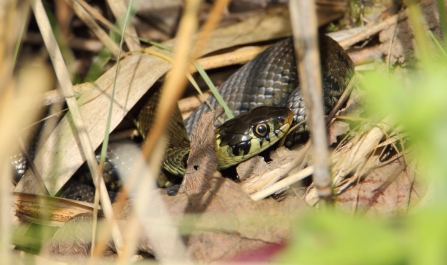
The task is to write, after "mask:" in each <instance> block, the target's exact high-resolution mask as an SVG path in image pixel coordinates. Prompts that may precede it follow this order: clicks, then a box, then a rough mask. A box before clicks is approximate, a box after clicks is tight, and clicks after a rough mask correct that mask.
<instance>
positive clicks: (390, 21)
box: [339, 12, 407, 49]
mask: <svg viewBox="0 0 447 265" xmlns="http://www.w3.org/2000/svg"><path fill="white" fill-rule="evenodd" d="M406 18H407V14H406V13H405V12H400V13H399V14H396V15H394V16H391V17H389V18H387V19H385V20H383V21H381V22H379V23H377V24H373V25H368V26H367V27H365V29H364V30H362V31H361V32H359V33H358V34H355V35H354V36H352V37H350V38H348V39H346V40H343V41H340V43H339V44H340V46H341V47H343V48H344V49H347V48H349V47H351V46H352V45H354V44H356V43H357V42H360V41H362V40H366V39H368V38H369V37H371V36H373V35H375V34H377V33H378V32H380V31H382V30H384V29H385V28H387V27H389V26H391V25H394V24H396V23H397V22H399V21H401V20H404V19H406Z"/></svg>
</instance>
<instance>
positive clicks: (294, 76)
mask: <svg viewBox="0 0 447 265" xmlns="http://www.w3.org/2000/svg"><path fill="white" fill-rule="evenodd" d="M319 48H320V59H321V71H322V81H323V103H324V104H323V105H324V111H325V113H328V112H329V111H330V110H331V109H332V108H333V107H334V106H335V104H336V103H337V101H338V99H339V97H340V96H341V95H342V94H343V92H344V90H345V88H346V86H347V84H348V83H349V81H350V79H351V77H352V75H353V74H354V64H353V62H352V61H351V59H350V58H349V56H348V55H347V53H346V52H345V51H344V50H343V48H342V47H341V46H340V45H339V44H338V43H337V42H336V41H334V40H333V39H331V38H330V37H328V36H326V35H320V36H319ZM219 93H220V94H221V96H222V98H223V99H224V100H225V102H226V103H227V104H228V106H229V108H230V109H231V110H232V112H233V113H234V115H235V117H236V118H235V119H234V120H230V121H227V122H225V123H224V124H223V125H221V126H219V127H218V128H217V129H216V149H217V152H218V155H219V156H223V155H230V156H236V157H237V156H239V160H240V159H241V157H242V159H247V158H248V157H250V156H253V155H254V154H255V153H252V151H250V148H252V149H253V148H258V149H262V148H263V149H265V147H266V146H267V145H265V144H263V143H265V142H269V145H270V142H274V141H272V140H271V139H272V138H273V137H275V138H278V139H279V138H280V137H282V135H283V134H284V133H285V132H284V131H286V130H288V128H289V127H290V126H291V125H294V124H298V123H300V122H302V121H304V120H305V119H306V108H305V105H304V101H303V96H302V91H301V89H300V85H299V78H298V73H297V67H296V62H295V55H294V47H293V40H292V39H291V38H287V39H283V40H281V41H278V42H277V43H275V44H273V45H271V46H270V47H269V48H268V49H266V50H265V51H264V52H262V53H260V54H259V55H258V56H256V57H255V58H254V59H253V60H251V61H250V62H248V63H247V64H245V65H244V66H243V67H241V68H240V69H239V70H238V71H237V72H235V73H234V74H233V75H232V76H231V77H229V78H228V79H227V80H226V81H225V82H224V83H222V85H221V86H220V87H219ZM158 96H159V93H158V92H155V93H152V95H150V96H146V97H147V99H146V102H145V103H144V105H143V107H142V108H141V109H140V110H139V111H138V113H137V114H136V115H135V117H136V118H135V123H136V125H137V128H138V129H139V131H140V134H141V135H146V134H147V132H148V131H149V130H150V126H151V124H152V119H153V117H152V115H150V114H151V113H153V112H154V108H155V106H156V103H157V102H158ZM208 101H209V103H210V105H211V106H213V107H214V108H215V107H217V105H218V103H217V100H216V99H215V98H214V97H213V96H211V97H210V98H209V99H208ZM261 106H277V108H279V109H280V110H277V111H276V110H272V109H273V108H272V107H264V108H262V107H261ZM259 107H261V108H259ZM284 109H285V110H284ZM208 111H210V109H209V107H208V105H206V104H202V105H201V106H200V107H199V108H197V109H196V110H195V111H194V112H193V113H192V114H191V116H190V117H189V118H188V119H186V120H185V121H184V126H183V121H182V118H181V115H180V112H179V111H178V109H177V110H176V111H175V113H174V115H173V118H172V120H171V121H170V123H169V125H168V129H167V134H168V137H169V144H168V147H167V151H166V158H165V161H164V163H163V167H164V168H165V169H166V170H167V171H169V172H170V173H172V174H174V175H183V174H184V168H185V161H186V158H187V155H188V152H189V138H188V135H189V134H190V133H191V131H192V130H193V128H194V127H195V125H196V124H197V122H198V120H199V118H200V115H201V114H202V113H204V112H208ZM259 116H262V117H264V118H259ZM242 124H244V125H245V126H244V125H242ZM285 124H288V125H287V126H286V127H285V126H284V125H285ZM217 125H218V124H216V126H217ZM307 131H308V128H307V125H306V124H305V123H303V124H301V125H300V126H298V128H296V129H294V133H292V136H288V137H290V138H291V141H296V140H297V139H299V138H300V136H301V135H302V134H303V133H306V132H307ZM267 133H270V135H268V134H267ZM255 141H257V142H255ZM275 141H276V140H275ZM261 147H262V148H261ZM222 148H223V149H222ZM263 149H262V150H263ZM222 150H223V151H222ZM262 150H261V151H262ZM258 151H259V150H258ZM257 153H259V152H257ZM119 159H122V158H119V157H118V156H115V157H114V156H113V151H110V152H109V161H110V164H109V167H110V169H111V171H113V167H114V166H113V163H114V162H115V163H116V162H119V161H118V160H119ZM219 159H220V160H222V161H219V167H220V168H225V167H228V166H229V164H231V165H232V164H236V163H238V162H240V161H236V162H233V163H232V162H228V161H230V160H229V159H228V158H222V159H221V158H219ZM226 163H228V164H226ZM111 171H109V173H110V172H111ZM109 175H110V174H109ZM112 175H113V174H112ZM107 177H109V178H110V176H107ZM112 178H114V179H115V180H116V177H112ZM111 183H113V181H112V182H111ZM92 194H93V192H92V191H91V190H90V191H88V192H87V191H85V190H81V189H79V188H76V187H69V188H68V189H67V190H65V191H64V192H63V197H66V198H72V199H78V200H87V201H88V200H90V198H91V196H92Z"/></svg>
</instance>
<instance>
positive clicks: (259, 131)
mask: <svg viewBox="0 0 447 265" xmlns="http://www.w3.org/2000/svg"><path fill="white" fill-rule="evenodd" d="M254 132H255V134H256V135H257V136H259V137H264V136H266V135H267V134H268V133H269V127H268V125H267V124H266V123H259V124H256V126H255V130H254Z"/></svg>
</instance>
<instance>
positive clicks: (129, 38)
mask: <svg viewBox="0 0 447 265" xmlns="http://www.w3.org/2000/svg"><path fill="white" fill-rule="evenodd" d="M130 2H132V1H130ZM107 3H108V4H109V7H110V10H112V13H113V15H114V16H115V18H116V20H117V21H118V25H119V27H120V28H124V23H125V22H124V21H125V18H126V13H127V8H131V9H132V8H134V7H133V6H129V7H127V6H126V2H125V1H121V0H118V1H116V0H108V1H107ZM125 30H126V31H125V34H124V41H125V42H126V44H127V47H129V50H130V51H138V50H140V49H141V47H140V41H139V40H138V38H136V36H138V34H137V30H136V29H135V27H134V26H133V25H132V24H131V23H129V24H128V25H126V29H125ZM120 32H122V30H120Z"/></svg>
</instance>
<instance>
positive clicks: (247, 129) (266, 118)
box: [216, 106, 293, 169]
mask: <svg viewBox="0 0 447 265" xmlns="http://www.w3.org/2000/svg"><path fill="white" fill-rule="evenodd" d="M292 122H293V114H292V112H291V111H290V110H289V109H288V108H286V107H272V106H270V107H265V106H263V107H257V108H255V109H253V110H251V111H250V112H247V113H245V114H242V115H240V116H238V117H236V118H234V119H232V120H229V121H227V122H225V123H224V124H222V125H221V126H219V127H218V128H217V129H216V151H217V156H218V160H219V164H218V168H219V169H224V168H228V167H230V166H232V165H235V164H238V163H240V162H242V161H244V160H247V159H248V158H250V157H253V156H254V155H257V154H259V153H260V152H262V151H264V150H265V149H267V148H268V147H270V146H272V145H273V144H274V143H276V142H277V141H278V140H279V139H281V138H282V137H283V136H284V135H285V134H286V133H287V131H288V130H289V128H290V126H291V124H292Z"/></svg>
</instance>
